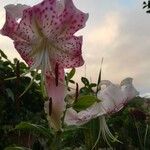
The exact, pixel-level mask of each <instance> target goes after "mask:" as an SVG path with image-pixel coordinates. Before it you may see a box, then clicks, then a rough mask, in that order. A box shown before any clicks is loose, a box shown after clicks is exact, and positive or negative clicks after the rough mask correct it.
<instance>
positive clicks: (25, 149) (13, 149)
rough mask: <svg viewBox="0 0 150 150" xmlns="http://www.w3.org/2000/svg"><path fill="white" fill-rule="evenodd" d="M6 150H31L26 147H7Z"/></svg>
mask: <svg viewBox="0 0 150 150" xmlns="http://www.w3.org/2000/svg"><path fill="white" fill-rule="evenodd" d="M4 150H31V149H29V148H26V147H6V148H5V149H4Z"/></svg>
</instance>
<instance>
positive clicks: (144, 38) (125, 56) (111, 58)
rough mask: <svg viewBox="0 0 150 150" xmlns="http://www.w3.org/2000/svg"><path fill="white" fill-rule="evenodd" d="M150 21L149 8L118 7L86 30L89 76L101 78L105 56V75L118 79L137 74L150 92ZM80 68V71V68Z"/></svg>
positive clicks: (139, 86) (137, 81)
mask: <svg viewBox="0 0 150 150" xmlns="http://www.w3.org/2000/svg"><path fill="white" fill-rule="evenodd" d="M149 27H150V21H149V16H148V15H146V14H145V12H140V11H137V10H136V9H133V10H130V11H129V10H128V9H125V10H118V11H116V10H114V11H112V10H111V11H110V12H107V13H106V15H105V16H104V17H103V21H102V20H100V21H99V24H97V25H95V26H93V28H92V29H90V30H87V32H86V33H84V37H85V41H84V48H83V50H84V57H85V60H86V66H87V69H86V70H87V73H86V74H87V75H88V78H90V77H91V78H92V80H93V81H96V80H97V77H98V71H99V67H100V60H101V58H102V57H104V64H103V73H102V78H103V79H109V80H112V81H114V82H116V83H118V82H120V81H121V80H122V79H124V78H126V77H133V78H134V84H135V86H136V87H137V89H138V90H139V91H140V92H141V93H145V92H150V42H149V36H150V30H149ZM79 72H80V71H79Z"/></svg>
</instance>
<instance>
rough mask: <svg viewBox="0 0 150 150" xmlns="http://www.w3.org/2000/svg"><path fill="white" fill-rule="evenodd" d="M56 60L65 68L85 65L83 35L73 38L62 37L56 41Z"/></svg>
mask: <svg viewBox="0 0 150 150" xmlns="http://www.w3.org/2000/svg"><path fill="white" fill-rule="evenodd" d="M56 43H57V44H56V45H57V47H56V51H55V57H56V61H57V62H58V63H59V64H61V65H62V66H63V67H64V68H71V67H79V66H81V65H83V63H84V61H83V58H82V52H81V48H82V36H80V37H75V36H73V37H72V38H67V39H65V38H61V39H59V40H57V41H56Z"/></svg>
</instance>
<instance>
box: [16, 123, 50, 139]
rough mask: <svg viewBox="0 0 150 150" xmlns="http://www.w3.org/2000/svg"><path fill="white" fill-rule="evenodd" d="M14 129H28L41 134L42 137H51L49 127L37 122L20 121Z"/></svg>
mask: <svg viewBox="0 0 150 150" xmlns="http://www.w3.org/2000/svg"><path fill="white" fill-rule="evenodd" d="M15 129H18V130H29V131H30V132H31V131H32V132H35V133H37V134H40V135H43V136H44V137H47V138H52V133H51V132H50V130H49V128H45V127H43V126H41V125H37V124H32V123H29V122H21V123H20V124H18V125H17V126H16V127H15Z"/></svg>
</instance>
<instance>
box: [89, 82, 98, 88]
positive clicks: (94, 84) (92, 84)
mask: <svg viewBox="0 0 150 150" xmlns="http://www.w3.org/2000/svg"><path fill="white" fill-rule="evenodd" d="M96 86H97V84H96V83H91V84H90V85H89V87H90V88H92V87H96Z"/></svg>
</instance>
